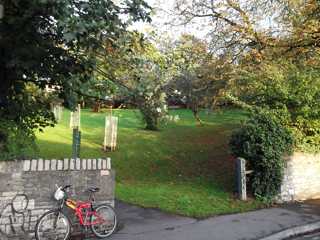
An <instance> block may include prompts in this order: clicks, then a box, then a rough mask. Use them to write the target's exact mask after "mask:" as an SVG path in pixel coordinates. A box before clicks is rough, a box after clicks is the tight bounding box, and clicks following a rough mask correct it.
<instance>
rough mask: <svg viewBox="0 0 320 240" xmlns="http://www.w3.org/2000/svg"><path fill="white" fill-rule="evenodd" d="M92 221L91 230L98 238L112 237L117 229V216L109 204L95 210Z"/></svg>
mask: <svg viewBox="0 0 320 240" xmlns="http://www.w3.org/2000/svg"><path fill="white" fill-rule="evenodd" d="M90 221H91V230H92V232H93V234H94V235H95V236H96V237H98V238H105V237H108V236H110V235H111V234H112V233H113V232H114V230H115V229H116V227H117V215H116V213H115V211H114V209H113V207H111V206H109V205H107V204H103V205H100V206H98V207H97V208H95V209H94V214H93V215H92V216H91V220H90Z"/></svg>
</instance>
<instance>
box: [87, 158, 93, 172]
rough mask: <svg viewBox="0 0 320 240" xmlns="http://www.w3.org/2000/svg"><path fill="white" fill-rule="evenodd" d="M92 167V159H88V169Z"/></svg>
mask: <svg viewBox="0 0 320 240" xmlns="http://www.w3.org/2000/svg"><path fill="white" fill-rule="evenodd" d="M91 169H92V161H91V159H87V170H91Z"/></svg>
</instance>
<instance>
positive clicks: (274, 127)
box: [230, 111, 293, 201]
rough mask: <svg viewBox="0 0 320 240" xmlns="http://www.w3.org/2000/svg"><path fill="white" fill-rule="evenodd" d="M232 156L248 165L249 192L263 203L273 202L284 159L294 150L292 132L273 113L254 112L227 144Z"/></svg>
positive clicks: (277, 190) (278, 186) (281, 175)
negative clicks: (250, 183)
mask: <svg viewBox="0 0 320 240" xmlns="http://www.w3.org/2000/svg"><path fill="white" fill-rule="evenodd" d="M230 146H231V151H232V153H233V155H234V156H236V157H242V158H244V159H246V160H247V161H248V168H249V169H252V170H253V173H252V190H253V193H254V195H255V196H256V197H257V198H259V199H262V200H267V201H269V200H272V199H273V197H274V196H276V195H277V194H278V193H279V190H280V187H281V183H282V178H283V168H284V160H283V158H284V156H285V154H290V153H291V151H292V146H293V137H292V134H291V132H290V131H289V130H288V129H286V127H284V126H283V125H282V124H281V123H280V121H279V120H278V118H277V116H276V115H275V114H274V113H270V112H266V111H255V112H253V113H252V115H251V116H250V119H249V120H248V121H247V122H246V123H245V124H244V125H243V126H242V128H241V129H239V130H237V131H235V132H234V133H233V135H232V137H231V140H230Z"/></svg>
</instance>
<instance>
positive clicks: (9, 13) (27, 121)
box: [0, 0, 150, 149]
mask: <svg viewBox="0 0 320 240" xmlns="http://www.w3.org/2000/svg"><path fill="white" fill-rule="evenodd" d="M2 5H3V7H4V16H3V18H2V19H1V20H0V31H1V33H0V56H1V58H0V79H1V84H0V119H1V120H2V121H3V122H9V123H10V125H14V127H12V128H10V129H15V128H19V132H20V131H25V133H26V135H30V133H31V132H32V131H33V130H34V129H37V128H39V127H44V126H47V125H50V124H52V123H53V118H52V114H51V113H50V108H49V105H48V104H47V103H46V102H44V101H43V99H42V98H41V97H38V96H36V95H34V94H33V92H32V91H31V92H30V91H29V90H28V86H29V85H30V83H32V84H33V85H34V86H35V87H36V88H38V89H45V87H46V86H49V87H52V88H55V89H56V92H57V93H58V94H59V96H60V97H62V98H63V99H64V100H65V101H66V104H67V105H68V106H69V107H72V106H73V105H74V104H75V103H76V102H77V95H78V93H79V89H80V86H81V85H82V84H83V83H85V82H87V81H88V80H89V79H91V77H92V72H93V69H94V68H95V58H94V56H93V54H92V53H94V52H95V51H97V49H99V48H100V47H101V43H102V42H104V41H105V39H109V41H114V40H116V39H117V38H118V37H119V35H120V34H121V33H123V32H125V31H126V27H127V25H128V24H129V23H130V22H132V21H137V20H150V19H149V12H150V8H149V6H148V5H147V4H146V3H145V2H144V1H143V0H128V1H125V2H124V3H123V4H122V5H121V6H120V5H116V4H115V3H114V2H113V1H112V0H88V1H86V0H14V1H12V0H3V1H2ZM121 16H126V18H123V17H121ZM88 52H90V54H88ZM11 134H12V135H16V132H15V131H14V132H12V133H11ZM9 135H10V134H9ZM10 136H11V135H10ZM0 144H8V142H6V141H2V142H0ZM7 149H10V148H9V146H8V148H7Z"/></svg>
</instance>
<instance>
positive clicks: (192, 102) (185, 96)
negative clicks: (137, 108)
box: [169, 35, 232, 125]
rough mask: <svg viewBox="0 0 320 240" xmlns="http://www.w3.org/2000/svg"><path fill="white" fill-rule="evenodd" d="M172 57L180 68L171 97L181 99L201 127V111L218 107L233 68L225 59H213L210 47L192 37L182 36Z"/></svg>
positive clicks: (172, 82) (171, 84) (171, 83)
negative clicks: (204, 108) (217, 104)
mask: <svg viewBox="0 0 320 240" xmlns="http://www.w3.org/2000/svg"><path fill="white" fill-rule="evenodd" d="M171 49H172V47H171ZM169 52H170V51H169ZM169 54H170V55H171V57H172V58H173V62H174V63H175V65H176V66H177V74H176V76H175V77H174V78H173V80H172V81H171V82H170V88H169V89H170V90H171V91H170V95H176V97H180V98H181V100H183V101H184V102H185V103H186V105H187V107H188V108H189V109H190V110H191V111H192V113H193V115H194V117H195V119H196V120H197V121H198V123H199V124H200V125H201V124H202V121H201V119H200V117H199V112H200V109H201V108H203V107H209V108H210V107H213V106H214V105H216V103H217V100H218V98H219V97H221V96H222V95H223V93H224V90H225V89H226V86H227V84H228V79H229V75H231V72H232V71H231V70H232V69H231V68H230V67H231V66H232V65H230V64H228V61H226V60H227V59H226V58H224V57H219V58H218V57H215V56H214V55H212V54H211V53H210V52H209V49H208V44H207V43H206V42H205V41H203V40H200V39H198V38H196V37H195V36H192V35H183V36H181V38H180V39H179V40H178V41H176V43H175V47H174V48H173V49H172V50H171V53H169ZM177 94H178V96H177Z"/></svg>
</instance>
